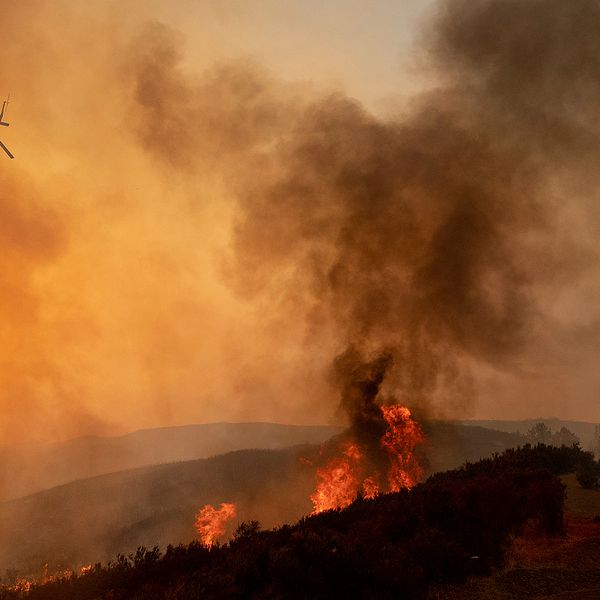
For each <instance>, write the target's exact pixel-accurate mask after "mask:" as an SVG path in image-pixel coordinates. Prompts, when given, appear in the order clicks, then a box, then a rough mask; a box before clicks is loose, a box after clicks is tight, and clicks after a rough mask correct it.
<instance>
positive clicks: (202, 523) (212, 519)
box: [195, 502, 236, 546]
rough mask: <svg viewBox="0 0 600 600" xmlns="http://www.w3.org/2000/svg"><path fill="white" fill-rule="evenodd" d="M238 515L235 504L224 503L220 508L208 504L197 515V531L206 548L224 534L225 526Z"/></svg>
mask: <svg viewBox="0 0 600 600" xmlns="http://www.w3.org/2000/svg"><path fill="white" fill-rule="evenodd" d="M235 515H236V509H235V504H230V503H228V502H222V503H221V506H220V507H219V508H215V507H214V506H211V505H210V504H207V505H206V506H205V507H204V508H202V509H200V510H199V511H198V512H197V513H196V522H195V526H196V530H197V531H198V536H199V537H200V541H201V542H202V543H203V544H204V545H205V546H212V545H213V544H214V543H215V542H216V541H217V540H218V539H219V538H220V537H221V536H222V535H223V534H224V533H225V524H226V523H227V521H230V520H231V519H233V518H234V517H235Z"/></svg>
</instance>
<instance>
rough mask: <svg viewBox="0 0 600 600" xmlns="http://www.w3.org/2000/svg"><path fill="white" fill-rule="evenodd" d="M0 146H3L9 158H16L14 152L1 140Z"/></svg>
mask: <svg viewBox="0 0 600 600" xmlns="http://www.w3.org/2000/svg"><path fill="white" fill-rule="evenodd" d="M0 147H2V150H4V152H6V154H8V157H9V158H14V156H13V154H12V152H11V151H10V150H9V149H8V148H7V147H6V146H5V145H4V144H3V143H2V142H0Z"/></svg>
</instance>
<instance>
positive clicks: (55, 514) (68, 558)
mask: <svg viewBox="0 0 600 600" xmlns="http://www.w3.org/2000/svg"><path fill="white" fill-rule="evenodd" d="M425 431H426V434H427V443H426V446H425V447H424V448H423V452H424V454H425V456H424V460H425V461H426V462H427V463H428V465H429V468H428V470H429V472H434V471H441V470H446V469H450V468H454V467H456V466H458V465H460V464H462V463H463V462H465V461H471V462H473V461H475V460H477V459H479V458H481V457H484V456H489V455H491V454H492V453H494V452H501V451H502V450H504V449H505V448H508V447H511V446H513V445H515V443H516V441H517V440H518V438H516V437H515V436H513V435H511V434H507V433H503V432H496V431H492V430H486V429H483V428H479V427H463V426H458V425H452V424H447V423H433V424H428V425H427V426H426V427H425ZM317 450H318V447H317V446H314V445H313V446H300V447H293V448H288V449H281V450H244V451H236V452H233V453H228V454H225V455H221V456H216V457H212V458H208V459H201V460H195V461H187V462H180V463H173V464H167V465H158V466H152V467H146V468H141V469H135V470H129V471H122V472H117V473H112V474H108V475H102V476H97V477H94V478H89V479H85V480H80V481H75V482H72V483H69V484H65V485H62V486H59V487H55V488H53V489H50V490H46V491H43V492H39V493H37V494H34V495H31V496H28V497H26V498H22V499H18V500H13V501H10V502H4V503H0V531H2V538H3V539H2V541H3V544H2V546H1V547H0V572H2V570H3V569H6V568H9V567H16V568H18V569H19V570H20V571H22V572H25V573H28V574H30V573H37V572H39V569H40V567H41V566H42V565H44V564H45V563H46V562H48V561H49V562H50V568H51V570H53V569H58V568H62V567H66V566H77V565H81V564H86V563H88V562H96V561H97V560H107V559H108V558H110V557H112V556H115V555H116V554H117V553H118V552H124V553H127V552H130V551H132V550H133V549H135V548H136V547H137V546H138V545H145V546H148V547H152V546H154V545H159V546H161V547H164V546H165V545H166V544H167V543H179V542H189V541H191V540H192V539H194V538H195V535H196V533H195V530H194V527H193V523H194V514H195V512H196V511H197V510H198V509H199V508H200V507H201V506H203V505H204V504H209V503H210V504H216V503H220V502H235V503H236V504H237V505H238V515H239V520H252V519H257V520H259V521H260V522H261V523H263V525H264V526H267V527H270V526H274V525H278V524H281V523H286V522H292V521H294V520H296V519H298V518H300V517H301V516H302V515H304V514H307V513H308V512H309V511H310V510H311V508H312V507H311V505H310V502H309V495H310V493H311V491H312V490H313V486H314V469H313V468H312V467H311V466H310V465H307V464H305V463H304V462H302V461H301V460H300V459H301V458H309V459H310V458H314V457H315V455H316V452H317Z"/></svg>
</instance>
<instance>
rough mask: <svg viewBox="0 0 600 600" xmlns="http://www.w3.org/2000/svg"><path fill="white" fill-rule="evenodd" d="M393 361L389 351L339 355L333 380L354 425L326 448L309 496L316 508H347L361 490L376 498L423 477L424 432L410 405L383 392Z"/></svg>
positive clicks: (316, 511) (349, 351) (355, 352)
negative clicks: (418, 453)
mask: <svg viewBox="0 0 600 600" xmlns="http://www.w3.org/2000/svg"><path fill="white" fill-rule="evenodd" d="M391 364H392V356H391V354H389V353H383V354H381V355H380V356H378V357H377V358H375V359H373V360H371V361H368V360H365V359H364V358H363V357H362V355H361V354H360V353H359V352H358V351H357V350H355V349H354V348H350V349H349V350H348V351H346V352H345V353H344V354H343V355H340V356H339V357H338V358H337V359H336V361H335V365H334V375H335V380H336V381H337V383H338V384H339V387H340V388H341V408H342V410H344V411H345V412H346V414H347V416H348V419H349V421H350V427H349V429H348V431H347V432H346V433H345V434H344V435H343V436H341V437H340V438H339V439H335V440H332V441H330V442H328V443H326V444H324V445H323V447H322V452H321V454H322V457H323V460H324V464H323V465H322V466H320V467H319V468H318V469H317V475H316V478H317V486H316V489H315V491H314V493H313V494H312V495H311V501H312V503H313V512H314V513H319V512H322V511H324V510H328V509H331V508H343V507H345V506H348V505H349V504H350V503H352V501H353V500H354V499H355V498H356V497H357V496H359V495H360V496H363V497H365V498H373V497H374V496H376V495H377V494H379V493H384V492H397V491H399V490H401V489H403V488H411V487H413V486H414V485H415V483H417V482H418V481H419V480H420V478H421V476H422V474H423V467H422V465H421V460H420V459H419V458H418V457H417V456H416V454H415V449H416V448H417V446H419V445H420V444H422V443H423V442H424V436H423V432H422V431H421V428H420V427H419V425H418V423H417V422H416V421H415V420H414V419H413V418H412V416H411V412H410V410H409V409H408V408H407V407H405V406H400V405H399V404H397V403H393V401H394V399H393V398H382V397H381V396H382V394H381V386H382V383H383V381H384V378H385V376H386V373H387V371H388V369H389V367H390V366H391ZM384 402H385V404H384Z"/></svg>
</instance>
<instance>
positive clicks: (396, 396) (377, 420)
mask: <svg viewBox="0 0 600 600" xmlns="http://www.w3.org/2000/svg"><path fill="white" fill-rule="evenodd" d="M148 39H149V40H150V43H151V44H152V43H156V39H155V38H152V37H151V38H148ZM426 42H427V43H426V51H425V57H426V59H425V60H424V73H425V75H426V78H427V79H428V80H430V81H431V82H432V85H431V87H430V89H429V91H427V92H426V93H423V94H421V95H420V96H419V97H418V98H416V99H415V101H414V102H413V103H411V104H410V105H409V107H408V108H407V109H406V110H405V113H404V114H402V115H401V116H398V117H397V118H390V119H382V118H378V117H375V116H373V115H372V114H369V113H368V112H367V111H366V110H365V109H364V108H363V107H362V106H361V105H360V104H359V103H358V102H356V101H355V100H353V99H351V98H348V97H345V96H344V95H342V94H333V95H330V96H327V97H324V98H315V97H314V95H312V94H311V93H309V92H306V93H305V92H304V91H302V90H299V89H298V88H290V87H285V86H283V85H279V84H278V83H276V82H273V81H271V80H269V79H268V78H266V77H264V76H262V75H260V74H258V73H256V72H254V71H253V70H248V69H246V68H242V67H228V68H225V69H221V70H216V71H214V72H213V73H211V74H210V76H209V77H207V78H206V79H205V80H204V81H202V82H201V83H199V84H190V83H188V82H186V81H185V80H184V78H183V76H180V75H176V76H174V75H173V72H174V71H175V70H174V68H173V61H172V54H169V53H165V52H162V53H146V54H145V55H144V56H149V55H150V56H153V57H155V58H154V59H153V61H154V62H153V63H152V65H151V68H150V67H148V65H147V64H146V66H144V63H143V64H142V69H140V71H139V72H140V74H141V75H140V87H139V90H140V94H141V92H146V93H145V94H144V95H143V97H144V103H145V106H146V109H147V113H146V114H147V118H146V119H143V120H142V121H141V122H140V128H141V129H140V131H142V133H143V139H144V140H145V141H146V143H147V144H148V146H149V148H150V149H151V150H152V151H153V152H155V153H156V154H157V155H162V156H163V157H165V149H164V147H163V146H162V145H161V144H159V143H158V142H156V141H155V140H159V139H160V135H159V134H160V133H161V132H160V131H155V130H153V127H154V125H153V123H155V121H156V120H155V119H154V117H155V116H156V115H157V114H158V113H159V112H160V107H161V106H166V105H169V106H171V113H172V114H174V115H178V116H177V122H178V123H185V124H186V127H185V128H177V127H174V129H173V131H175V132H177V133H178V136H179V139H177V140H176V142H177V148H174V147H173V146H171V147H170V148H169V153H168V160H169V161H170V162H171V163H173V162H175V163H176V164H177V165H179V167H178V168H181V169H182V170H183V171H188V170H189V169H190V168H193V167H191V166H190V164H191V163H192V162H193V160H194V152H198V155H199V156H206V154H205V153H203V152H202V150H203V146H202V145H201V144H204V143H206V140H210V142H211V143H217V144H218V145H219V148H220V151H221V153H222V156H223V157H224V161H223V162H224V165H225V166H224V167H223V168H224V174H225V175H226V177H225V179H226V180H227V181H228V182H229V184H230V189H231V191H232V192H233V194H234V195H235V198H236V203H237V204H236V206H237V212H236V214H235V226H234V233H233V241H232V250H233V257H234V258H233V260H232V262H231V264H230V265H229V268H228V270H227V272H228V281H229V283H230V285H231V287H232V288H233V289H235V291H236V292H237V294H238V295H239V296H240V297H242V298H244V299H249V300H257V301H258V302H263V303H267V305H268V306H269V307H273V306H275V305H277V306H279V307H280V314H283V315H288V317H289V321H290V322H292V321H294V322H297V321H298V320H305V322H306V324H307V327H306V338H305V342H306V346H307V348H309V351H308V353H310V352H311V351H312V349H315V348H322V347H328V348H331V357H332V358H333V357H334V356H337V357H338V358H337V359H335V361H334V363H335V366H334V371H335V376H334V378H333V380H334V381H335V384H336V386H337V388H338V390H339V393H340V396H341V405H342V407H343V408H344V409H345V410H346V412H347V414H348V415H349V421H350V423H351V428H352V432H353V436H354V439H355V440H357V441H359V442H360V443H361V444H363V446H364V449H366V451H367V453H368V454H370V455H372V456H370V457H369V460H372V461H374V462H377V461H380V460H381V452H380V451H381V448H379V447H378V448H377V450H375V449H374V448H375V445H376V444H375V442H374V440H380V439H381V436H382V435H385V427H384V424H383V421H382V408H381V407H382V406H385V405H389V404H394V403H402V404H407V405H409V406H411V407H417V408H418V409H419V410H420V411H421V412H425V413H426V412H427V411H436V412H442V413H443V412H444V410H445V408H447V407H452V406H456V405H463V404H465V403H468V402H469V401H470V399H471V397H472V395H473V393H474V388H473V384H472V375H473V373H474V372H475V371H476V370H477V369H478V368H480V367H481V366H482V365H484V366H485V365H487V366H489V365H491V366H492V367H493V368H494V369H505V370H512V371H514V370H517V369H521V368H523V363H524V362H525V363H526V365H527V368H535V365H536V361H538V363H539V362H540V361H543V360H544V359H545V358H546V357H547V356H548V352H550V350H548V348H550V347H551V346H552V344H553V343H554V340H552V338H551V337H549V336H548V331H556V327H555V323H553V322H552V318H553V317H551V316H550V315H549V310H548V308H549V307H550V306H551V300H549V299H551V297H552V290H553V289H555V286H556V285H557V284H560V285H564V284H565V282H567V281H568V279H569V277H571V276H573V275H577V276H578V275H580V274H581V273H582V270H583V264H584V260H583V257H584V256H585V254H586V253H585V252H577V251H575V252H574V251H573V249H574V248H576V247H577V244H576V243H575V242H574V241H573V238H572V236H571V235H570V232H569V231H568V229H567V228H566V227H565V224H566V223H572V224H578V223H579V224H581V222H582V220H581V219H582V218H583V217H582V216H583V215H584V214H586V210H587V209H586V203H587V201H586V200H585V197H586V194H591V193H592V192H593V190H594V189H595V184H596V183H597V176H596V175H595V171H596V169H595V168H594V165H595V164H596V161H597V158H598V154H599V147H598V140H599V139H600V137H599V136H598V124H599V123H600V119H598V116H599V115H598V112H599V111H600V102H598V100H599V96H600V94H599V92H600V68H599V59H598V56H600V53H599V50H600V6H599V5H598V4H597V3H596V2H594V1H591V0H582V1H581V2H577V3H565V2H562V1H561V0H527V1H522V0H476V1H471V0H469V1H466V0H450V1H446V2H443V3H441V4H440V5H439V10H438V13H437V15H436V17H435V19H434V21H433V25H432V26H431V28H430V29H429V31H428V33H427V36H426ZM146 43H148V40H146ZM158 43H160V44H163V43H164V39H162V38H161V39H159V41H158ZM157 56H158V57H160V56H167V57H168V59H169V60H166V61H165V62H164V64H159V63H157V62H156V60H157V59H156V57H157ZM175 72H176V71H175ZM174 77H175V79H174ZM181 97H183V98H184V99H185V100H184V101H183V102H181V101H178V98H181ZM224 99H225V100H226V101H224ZM182 115H184V116H182ZM215 123H220V124H223V123H225V124H226V126H223V127H221V126H216V125H215ZM175 125H176V124H175ZM163 126H164V122H163V124H162V125H161V128H162V127H163ZM171 133H172V132H171ZM155 134H157V135H155ZM195 140H203V141H202V142H201V143H199V142H196V141H195ZM171 141H172V142H173V140H171ZM177 153H179V154H177ZM196 160H199V159H196ZM203 160H208V159H203ZM559 198H562V200H561V201H558V199H559ZM569 203H570V204H569ZM580 242H581V246H580V247H583V246H585V243H586V241H585V240H584V239H582V240H581V241H580ZM588 250H589V249H588ZM588 250H586V251H588ZM588 256H589V255H588ZM282 321H284V322H285V318H284V319H282ZM533 340H536V341H535V342H534V341H533ZM544 346H545V348H544ZM349 357H351V360H350V358H349ZM348 361H350V363H351V364H353V365H355V367H353V368H351V369H348V368H345V367H344V365H347V364H348ZM360 369H364V370H366V371H369V372H370V375H369V376H368V377H366V378H363V377H360V376H359V377H358V378H357V377H356V375H357V373H358V372H359V371H360ZM347 450H348V452H349V453H350V455H352V454H353V451H352V450H350V449H347Z"/></svg>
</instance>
